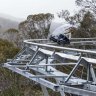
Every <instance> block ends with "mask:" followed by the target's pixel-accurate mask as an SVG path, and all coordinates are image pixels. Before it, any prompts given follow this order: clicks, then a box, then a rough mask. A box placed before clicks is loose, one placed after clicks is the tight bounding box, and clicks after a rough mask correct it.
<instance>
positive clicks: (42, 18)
mask: <svg viewBox="0 0 96 96" xmlns="http://www.w3.org/2000/svg"><path fill="white" fill-rule="evenodd" d="M53 18H54V15H53V14H50V13H46V14H43V13H41V14H35V15H29V16H28V17H27V20H25V21H24V22H21V23H20V24H19V30H20V33H21V35H22V37H23V39H29V38H33V39H34V38H47V36H48V33H49V29H50V25H51V21H52V19H53Z"/></svg>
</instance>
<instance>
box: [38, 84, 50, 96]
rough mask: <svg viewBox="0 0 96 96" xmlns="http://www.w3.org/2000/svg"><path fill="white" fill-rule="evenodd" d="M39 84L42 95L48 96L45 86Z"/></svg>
mask: <svg viewBox="0 0 96 96" xmlns="http://www.w3.org/2000/svg"><path fill="white" fill-rule="evenodd" d="M40 86H41V88H42V91H43V95H44V96H49V93H48V91H47V88H46V87H45V86H43V85H41V84H40Z"/></svg>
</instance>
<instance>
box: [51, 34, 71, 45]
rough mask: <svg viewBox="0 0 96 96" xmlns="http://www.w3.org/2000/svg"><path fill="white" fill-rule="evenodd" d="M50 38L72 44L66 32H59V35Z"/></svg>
mask: <svg viewBox="0 0 96 96" xmlns="http://www.w3.org/2000/svg"><path fill="white" fill-rule="evenodd" d="M49 39H50V40H52V41H54V42H57V43H58V44H59V45H62V44H63V45H64V44H70V40H69V38H67V37H66V36H65V35H64V34H59V35H58V36H54V35H51V36H50V37H49Z"/></svg>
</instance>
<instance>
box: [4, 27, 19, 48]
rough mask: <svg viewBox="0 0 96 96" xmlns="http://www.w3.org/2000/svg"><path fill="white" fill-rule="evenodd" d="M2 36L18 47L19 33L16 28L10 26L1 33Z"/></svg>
mask: <svg viewBox="0 0 96 96" xmlns="http://www.w3.org/2000/svg"><path fill="white" fill-rule="evenodd" d="M3 38H4V39H6V40H8V41H9V42H12V43H13V44H14V45H16V46H18V47H19V41H20V35H19V31H18V30H17V29H14V28H10V29H8V30H6V31H5V32H4V34H3Z"/></svg>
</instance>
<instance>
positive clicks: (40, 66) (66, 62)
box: [4, 38, 96, 96]
mask: <svg viewBox="0 0 96 96" xmlns="http://www.w3.org/2000/svg"><path fill="white" fill-rule="evenodd" d="M95 40H96V38H84V39H82V38H77V39H76V38H72V39H71V44H72V45H73V44H83V45H84V44H85V45H86V44H95V43H96V42H95ZM52 44H53V43H52V42H51V43H50V42H49V41H48V40H46V39H42V40H41V39H35V40H25V41H24V48H23V49H22V50H21V51H20V52H19V53H18V54H17V55H16V56H15V57H14V58H13V59H12V60H9V61H8V62H7V63H4V67H5V68H7V69H9V70H12V71H14V72H16V73H18V74H21V75H22V76H25V77H26V78H28V79H30V80H33V81H35V82H37V83H39V84H40V85H41V88H42V91H43V93H44V96H49V93H48V91H47V88H50V89H52V90H53V91H56V92H60V94H61V96H65V93H69V94H75V95H77V96H78V95H79V96H96V72H95V68H96V67H95V66H96V59H95V58H91V57H88V56H89V55H90V56H91V55H96V51H91V50H82V49H75V48H68V47H59V46H55V44H54V45H52ZM85 54H88V55H85ZM59 66H62V67H65V68H66V66H67V67H68V66H73V67H72V68H71V70H70V71H69V74H68V73H64V72H65V71H64V72H61V71H60V70H58V67H59ZM79 67H82V68H83V69H84V68H85V69H86V71H85V73H86V76H85V78H80V77H78V76H74V74H75V73H77V70H78V68H79ZM85 69H84V70H85ZM81 70H82V69H81ZM81 70H79V71H81ZM84 70H82V71H81V73H80V74H79V75H82V74H83V73H84ZM49 78H53V81H51V80H50V79H49ZM54 81H55V82H54Z"/></svg>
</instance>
